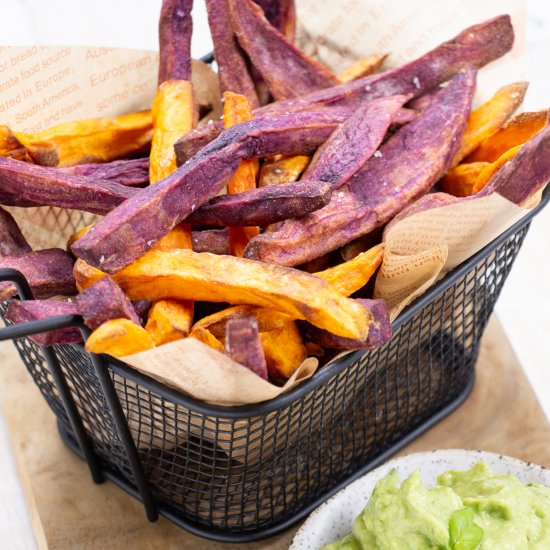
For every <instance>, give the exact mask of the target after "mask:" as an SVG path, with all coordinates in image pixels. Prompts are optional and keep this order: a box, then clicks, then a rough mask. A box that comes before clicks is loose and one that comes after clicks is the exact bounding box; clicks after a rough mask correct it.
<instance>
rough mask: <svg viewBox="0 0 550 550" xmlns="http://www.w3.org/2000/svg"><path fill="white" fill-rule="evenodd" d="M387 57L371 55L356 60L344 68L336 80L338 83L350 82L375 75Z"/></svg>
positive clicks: (385, 54) (386, 55)
mask: <svg viewBox="0 0 550 550" xmlns="http://www.w3.org/2000/svg"><path fill="white" fill-rule="evenodd" d="M386 57H388V54H387V53H383V54H372V55H369V56H367V57H364V58H362V59H358V60H357V61H355V62H354V63H352V64H351V65H350V66H349V67H346V68H345V69H344V70H343V71H341V72H339V73H338V75H337V76H338V80H340V82H351V81H352V80H357V79H358V78H363V77H364V76H368V75H369V74H372V73H375V72H376V71H377V70H378V69H379V68H380V67H381V66H382V63H384V60H385V59H386Z"/></svg>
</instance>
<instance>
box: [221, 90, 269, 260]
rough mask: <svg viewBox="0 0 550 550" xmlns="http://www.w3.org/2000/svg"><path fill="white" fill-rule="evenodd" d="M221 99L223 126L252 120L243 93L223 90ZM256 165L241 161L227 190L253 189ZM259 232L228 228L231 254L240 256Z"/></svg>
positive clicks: (255, 228) (228, 126) (242, 228)
mask: <svg viewBox="0 0 550 550" xmlns="http://www.w3.org/2000/svg"><path fill="white" fill-rule="evenodd" d="M223 99H224V104H223V123H224V126H225V128H230V127H231V126H235V124H240V123H241V122H246V121H247V120H252V109H251V107H250V104H249V102H248V99H247V98H246V97H245V96H244V95H240V94H235V93H233V92H224V94H223ZM257 166H258V163H257V161H256V160H253V159H249V160H243V161H241V163H240V164H239V167H238V168H237V171H236V172H235V174H234V175H233V177H232V178H231V180H230V181H229V183H228V184H227V192H228V193H229V194H235V193H243V192H244V191H249V190H250V189H255V187H256V172H257ZM259 234H260V231H259V229H258V228H257V227H232V228H231V229H230V230H229V242H230V243H231V254H233V256H238V257H242V255H243V253H244V249H245V248H246V245H247V244H248V241H250V239H253V238H254V237H256V236H257V235H259Z"/></svg>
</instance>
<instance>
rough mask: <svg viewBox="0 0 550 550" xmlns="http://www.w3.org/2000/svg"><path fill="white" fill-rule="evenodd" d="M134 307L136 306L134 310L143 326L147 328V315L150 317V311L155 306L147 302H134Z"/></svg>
mask: <svg viewBox="0 0 550 550" xmlns="http://www.w3.org/2000/svg"><path fill="white" fill-rule="evenodd" d="M132 305H133V306H134V309H135V310H136V313H137V315H138V317H139V319H140V321H141V325H142V326H145V323H146V322H147V315H149V310H150V309H151V306H152V305H153V304H152V303H151V302H148V301H147V300H133V301H132Z"/></svg>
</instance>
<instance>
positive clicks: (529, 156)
mask: <svg viewBox="0 0 550 550" xmlns="http://www.w3.org/2000/svg"><path fill="white" fill-rule="evenodd" d="M549 181H550V127H548V128H546V129H544V130H542V131H541V132H539V133H538V134H536V135H535V136H533V137H532V138H531V139H530V140H529V141H528V142H527V143H526V144H525V145H524V146H523V147H522V148H521V149H520V150H519V151H518V152H517V153H516V155H515V156H514V157H513V158H511V159H510V160H509V161H508V162H507V163H505V164H504V165H503V166H502V167H501V168H500V169H499V170H498V171H497V172H496V173H495V174H494V176H493V177H492V178H491V179H490V180H489V182H488V183H487V185H485V187H484V188H483V189H481V191H479V192H478V193H476V194H475V195H470V196H468V197H455V196H454V195H449V194H447V193H442V192H439V193H430V194H429V195H425V196H423V197H420V198H419V199H418V200H416V201H415V202H413V203H412V204H410V205H409V206H407V208H405V209H403V210H402V211H401V212H399V214H397V216H395V217H394V218H393V219H392V221H391V222H390V223H389V224H388V225H387V226H386V228H385V230H384V231H385V232H387V231H388V230H389V229H390V228H391V227H393V226H394V225H395V224H397V223H398V222H400V221H401V220H403V219H404V218H408V217H409V216H413V215H414V214H418V213H419V212H423V211H425V210H431V209H433V208H440V207H443V206H448V205H450V204H456V203H458V202H464V201H471V200H474V199H477V198H479V197H485V196H487V195H490V194H492V193H499V194H500V195H502V196H503V197H505V198H507V199H508V200H509V201H511V202H514V203H516V204H521V203H523V202H524V201H525V200H527V199H528V198H529V197H531V196H532V195H534V194H535V193H536V192H537V191H539V190H540V189H541V187H543V186H544V185H546V184H547V183H548V182H549Z"/></svg>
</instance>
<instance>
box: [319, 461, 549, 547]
mask: <svg viewBox="0 0 550 550" xmlns="http://www.w3.org/2000/svg"><path fill="white" fill-rule="evenodd" d="M431 548H433V549H441V550H476V549H478V550H493V549H494V550H523V549H541V550H542V549H544V550H549V549H550V488H548V487H543V486H542V485H536V484H528V485H524V484H523V483H521V482H520V481H519V480H518V479H516V478H515V477H514V476H511V475H501V474H497V473H495V472H493V471H492V470H491V469H490V468H489V466H487V465H486V464H484V463H483V462H479V463H478V464H476V465H475V466H474V467H473V468H472V469H470V470H468V471H465V472H460V471H454V470H451V471H449V472H445V473H444V474H441V475H440V476H439V477H438V478H437V486H435V487H433V488H431V489H427V488H426V487H424V485H423V484H422V481H421V479H420V473H419V472H418V471H416V472H414V473H413V474H412V475H411V476H410V477H409V478H408V479H406V480H405V481H403V483H401V485H399V478H398V475H397V472H396V471H395V470H392V471H391V472H390V473H389V474H388V475H387V476H386V477H385V478H383V479H381V480H380V481H379V482H378V484H377V485H376V487H375V489H374V491H373V493H372V497H371V499H370V500H369V502H368V504H367V506H366V507H365V509H364V510H363V512H361V514H359V516H358V517H357V518H356V520H355V522H354V525H353V532H352V534H350V535H348V536H347V537H345V538H344V539H342V540H341V541H339V542H335V543H333V544H329V545H327V546H324V547H323V550H367V549H369V550H371V549H372V550H386V549H387V550H402V549H403V550H425V549H431Z"/></svg>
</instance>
